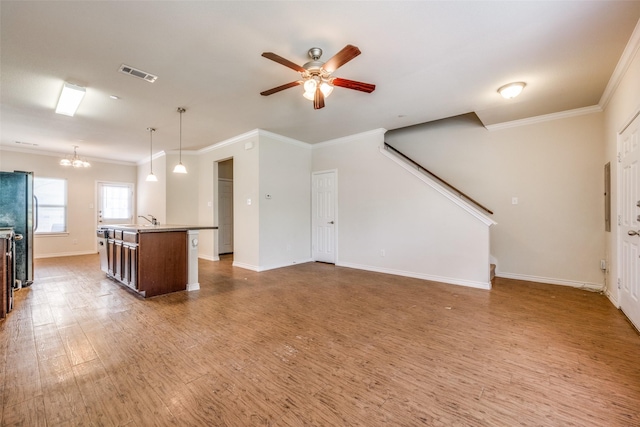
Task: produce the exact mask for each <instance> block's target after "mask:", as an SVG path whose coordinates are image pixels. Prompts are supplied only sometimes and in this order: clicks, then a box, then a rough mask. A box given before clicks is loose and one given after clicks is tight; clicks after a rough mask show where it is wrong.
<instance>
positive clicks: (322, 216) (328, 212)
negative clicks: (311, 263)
mask: <svg viewBox="0 0 640 427" xmlns="http://www.w3.org/2000/svg"><path fill="white" fill-rule="evenodd" d="M337 182H338V180H337V172H336V171H328V172H317V173H314V174H313V179H312V185H313V189H312V202H311V210H312V212H313V217H312V218H311V228H312V245H313V259H314V260H315V261H320V262H328V263H331V264H335V262H336V209H337V208H336V201H337V200H338V199H337V195H338V194H337Z"/></svg>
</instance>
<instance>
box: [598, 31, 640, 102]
mask: <svg viewBox="0 0 640 427" xmlns="http://www.w3.org/2000/svg"><path fill="white" fill-rule="evenodd" d="M638 49H640V20H638V23H637V24H636V27H635V28H634V30H633V33H632V34H631V38H629V42H628V43H627V46H626V47H625V48H624V51H623V52H622V56H621V57H620V60H619V61H618V64H617V65H616V68H615V70H613V74H611V78H610V79H609V83H608V84H607V87H606V88H605V89H604V92H603V93H602V97H600V102H598V105H599V106H600V108H602V109H603V110H604V109H605V108H606V107H607V105H608V104H609V101H611V98H612V97H613V94H614V93H615V91H616V89H617V88H618V86H619V85H620V82H621V81H622V79H623V77H624V75H625V74H626V72H627V70H628V69H629V66H630V65H631V63H632V62H633V59H634V58H635V56H636V54H637V53H638Z"/></svg>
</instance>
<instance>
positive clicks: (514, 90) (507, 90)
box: [498, 82, 527, 99]
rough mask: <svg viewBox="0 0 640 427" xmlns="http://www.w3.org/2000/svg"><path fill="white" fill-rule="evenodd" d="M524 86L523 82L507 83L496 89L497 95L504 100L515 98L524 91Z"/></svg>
mask: <svg viewBox="0 0 640 427" xmlns="http://www.w3.org/2000/svg"><path fill="white" fill-rule="evenodd" d="M526 85H527V84H526V83H525V82H514V83H509V84H506V85H504V86H502V87H500V88H499V89H498V93H499V94H500V95H502V97H503V98H505V99H513V98H515V97H516V96H518V95H520V93H521V92H522V89H524V87H525V86H526Z"/></svg>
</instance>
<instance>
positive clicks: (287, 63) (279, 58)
mask: <svg viewBox="0 0 640 427" xmlns="http://www.w3.org/2000/svg"><path fill="white" fill-rule="evenodd" d="M262 56H264V57H265V58H267V59H270V60H272V61H275V62H277V63H278V64H282V65H284V66H285V67H289V68H291V69H292V70H295V71H298V72H299V73H304V72H305V69H304V68H302V67H301V66H300V65H298V64H294V63H293V62H291V61H289V60H288V59H284V58H283V57H282V56H280V55H276V54H275V53H273V52H262Z"/></svg>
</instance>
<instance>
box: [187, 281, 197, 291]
mask: <svg viewBox="0 0 640 427" xmlns="http://www.w3.org/2000/svg"><path fill="white" fill-rule="evenodd" d="M198 289H200V283H187V291H197V290H198Z"/></svg>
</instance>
